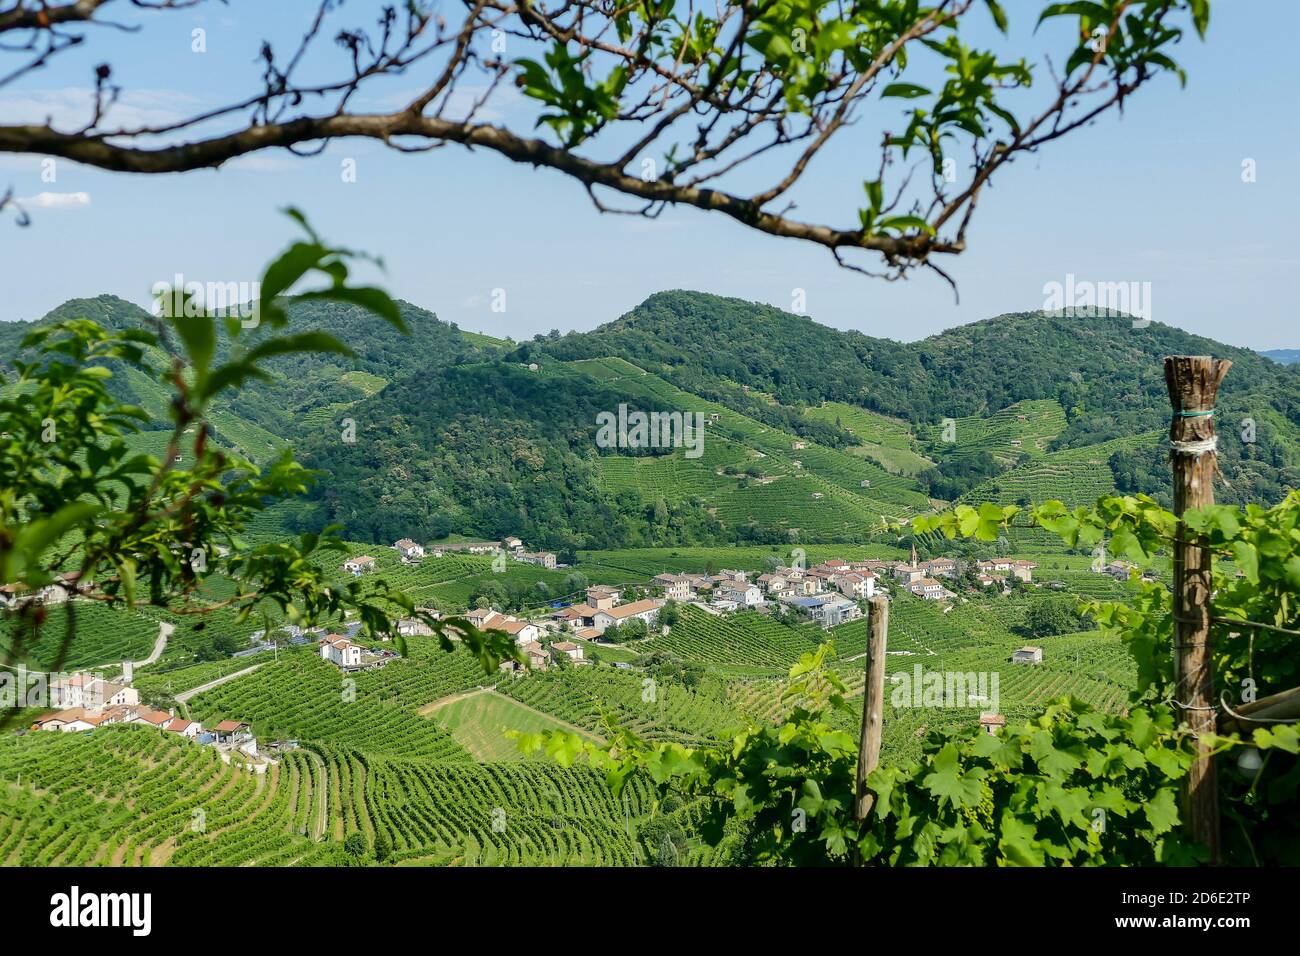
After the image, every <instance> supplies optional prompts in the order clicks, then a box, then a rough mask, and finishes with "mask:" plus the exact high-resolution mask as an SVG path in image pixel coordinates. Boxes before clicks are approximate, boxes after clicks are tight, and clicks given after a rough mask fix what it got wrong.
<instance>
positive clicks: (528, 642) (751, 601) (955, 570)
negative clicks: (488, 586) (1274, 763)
mask: <svg viewBox="0 0 1300 956" xmlns="http://www.w3.org/2000/svg"><path fill="white" fill-rule="evenodd" d="M393 548H394V550H395V551H396V552H397V554H398V558H399V560H400V561H401V562H402V563H404V564H417V563H419V562H421V561H423V560H424V559H425V558H435V559H436V558H439V557H441V556H443V555H445V554H452V553H467V554H476V555H489V554H490V555H497V556H499V555H503V554H508V555H509V557H511V558H513V559H514V560H516V561H519V562H522V563H527V564H536V565H538V566H540V567H544V568H548V569H553V568H555V567H556V566H557V562H556V555H555V554H554V553H552V552H545V551H527V550H525V549H524V544H523V542H522V541H521V540H520V539H519V538H515V537H507V538H505V539H503V540H502V541H467V542H457V543H452V544H442V545H437V546H432V547H428V548H426V547H425V546H423V545H420V544H418V543H417V542H415V541H413V540H412V539H410V538H403V539H400V540H398V541H396V542H394V544H393ZM1037 568H1038V565H1037V564H1036V563H1035V562H1033V561H1029V560H1024V559H1019V558H1009V557H999V558H991V559H982V560H976V561H972V562H964V561H958V560H955V559H953V558H948V557H937V558H931V559H928V560H924V561H922V560H919V559H918V557H917V554H916V549H915V547H913V548H912V553H911V556H910V558H909V559H908V560H857V561H848V560H843V559H840V558H830V559H827V560H824V561H822V562H820V563H818V564H815V565H812V566H810V567H806V568H805V567H799V566H780V565H778V566H775V567H772V568H771V570H768V571H766V572H763V573H760V574H757V575H752V574H751V573H750V572H747V571H743V570H734V569H725V568H724V569H722V570H720V571H718V572H717V573H679V572H663V573H660V574H656V575H654V576H653V578H652V579H651V580H650V581H649V582H648V584H644V585H642V584H628V585H619V586H612V585H606V584H597V585H593V586H591V587H588V588H586V589H585V591H584V592H583V593H582V594H581V597H580V599H579V600H575V601H569V602H566V601H555V602H552V603H551V605H550V607H549V609H544V610H543V611H538V612H535V613H533V614H530V615H526V616H522V617H521V616H517V615H515V614H511V613H507V612H504V611H501V610H497V609H495V608H491V607H479V608H475V609H473V610H470V611H468V612H467V613H465V614H464V615H463V616H464V618H465V619H466V620H468V621H469V622H470V623H471V624H473V625H474V626H475V627H477V628H479V629H480V630H498V631H504V632H505V633H507V634H509V635H511V636H512V637H513V638H514V640H515V643H516V645H517V647H518V648H519V650H520V652H521V657H522V658H523V659H524V660H525V661H527V667H526V668H525V667H523V666H521V664H520V662H518V661H515V660H508V661H503V662H502V663H501V665H500V670H501V671H502V672H503V673H514V674H516V675H518V676H522V675H523V674H524V673H526V672H527V671H529V670H546V669H547V668H550V667H553V666H557V665H563V666H580V667H581V666H590V665H591V664H592V661H591V660H590V659H588V657H587V654H586V652H585V650H584V648H588V647H590V648H593V649H594V648H599V647H602V646H604V647H609V646H614V645H615V644H616V643H620V642H625V641H628V640H636V639H643V638H652V637H653V635H654V633H655V631H656V629H662V628H663V627H665V626H667V625H665V624H663V623H661V621H660V616H661V613H662V612H663V610H664V608H665V607H667V606H668V605H669V604H674V605H689V606H692V607H695V608H699V609H700V610H701V611H703V612H705V613H708V614H713V615H729V614H733V613H737V612H743V611H752V612H757V613H762V614H784V615H790V614H793V615H797V616H798V617H799V618H801V619H804V620H806V621H808V622H811V623H813V624H816V625H817V626H819V627H821V628H832V627H836V626H838V625H841V624H845V623H848V622H851V621H855V620H858V619H860V618H861V617H863V615H864V608H865V605H866V602H867V601H869V600H870V599H872V598H874V597H876V596H877V595H884V596H886V597H888V596H889V595H890V594H891V592H892V591H894V590H903V591H906V592H908V593H909V594H911V595H913V596H915V597H916V598H919V599H922V600H926V601H952V600H954V599H957V598H958V591H959V590H961V589H963V588H966V589H971V588H975V589H998V590H1000V589H1003V588H1006V587H1007V586H1008V584H1009V582H1011V581H1015V582H1019V583H1020V584H1024V585H1030V584H1033V572H1034V571H1035V570H1036V569H1037ZM1131 569H1132V566H1131V565H1128V564H1125V563H1123V562H1114V563H1112V564H1110V565H1107V566H1105V567H1104V568H1103V569H1101V570H1102V573H1106V574H1108V575H1113V576H1115V577H1117V578H1119V577H1124V578H1127V575H1128V573H1129V571H1130V570H1131ZM375 570H376V561H375V558H374V557H372V556H368V555H359V556H356V557H350V558H348V559H347V560H346V561H344V562H343V563H342V571H343V572H344V573H346V574H349V575H353V576H357V577H360V576H363V575H367V574H371V573H373V572H374V571H375ZM751 577H752V580H751ZM0 593H3V594H4V596H5V598H6V599H8V600H12V599H13V598H14V597H16V596H17V595H18V592H17V591H16V590H15V589H13V588H7V589H0ZM75 596H76V587H75V582H74V581H71V580H69V581H66V582H60V584H56V585H51V586H50V587H48V588H47V589H45V591H44V592H43V593H41V594H40V595H34V596H33V597H35V598H36V599H37V600H40V601H42V603H61V602H63V601H66V600H69V599H70V598H73V597H75ZM575 597H576V596H575ZM418 610H419V611H420V612H421V614H423V615H427V616H429V617H432V618H434V619H437V618H439V617H441V616H442V612H440V611H438V610H436V609H434V608H429V607H424V608H419V609H418ZM359 630H360V624H359V622H356V621H345V622H343V624H342V625H340V626H339V627H338V631H340V633H336V632H334V631H332V630H328V629H326V628H323V627H315V628H300V627H297V626H293V625H286V626H285V627H283V628H281V631H283V632H284V634H285V635H286V638H285V640H284V641H283V644H282V643H281V642H280V641H279V640H275V641H272V640H270V639H268V636H267V635H266V634H265V633H264V632H260V631H259V632H257V633H255V634H254V635H252V637H251V640H250V646H249V647H248V648H246V649H244V650H241V651H239V652H237V653H236V655H235V656H237V657H244V656H249V655H252V654H257V653H261V652H263V651H265V650H273V649H275V648H277V647H278V646H293V645H306V644H311V643H313V642H314V643H315V644H316V645H317V649H318V653H319V656H320V658H321V659H322V660H324V661H327V662H329V663H330V664H332V665H334V666H335V667H337V668H338V669H339V670H340V671H342V672H344V673H347V672H353V671H359V670H365V669H370V668H376V667H383V666H385V665H386V664H388V663H389V662H391V661H393V660H397V659H399V655H398V653H397V652H396V651H394V650H391V649H388V648H385V647H382V646H380V645H379V644H370V645H368V644H365V643H363V642H361V641H360V640H358V639H357V636H358V631H359ZM397 631H398V633H399V634H400V635H402V636H403V637H414V636H419V635H429V634H432V629H431V628H430V627H429V625H428V624H427V623H425V621H424V620H422V619H421V618H420V617H409V618H402V619H401V620H399V621H398V623H397ZM1013 662H1015V663H1029V664H1035V663H1041V662H1042V649H1041V648H1038V647H1025V648H1021V649H1020V650H1018V651H1016V652H1015V654H1014V655H1013ZM623 666H626V665H623ZM130 673H131V671H130V668H129V666H124V668H123V674H122V676H120V677H118V678H115V679H114V680H106V679H104V678H102V677H100V676H97V675H94V674H74V675H72V676H71V677H66V678H63V679H60V680H57V681H55V682H54V683H53V684H52V685H51V688H50V690H51V701H50V703H51V704H52V706H53V707H55V708H57V710H55V711H54V712H52V713H49V714H47V715H45V716H43V717H41V718H40V719H38V720H36V721H35V722H34V723H33V724H32V729H34V730H45V731H62V732H65V733H76V732H89V731H93V730H94V729H96V728H98V727H102V726H107V725H114V724H144V725H147V726H152V727H155V728H157V729H159V730H161V731H164V732H167V733H173V734H177V735H178V736H180V737H183V738H186V739H189V740H192V741H194V742H196V743H197V744H200V745H210V746H214V747H216V748H218V750H220V751H221V752H222V753H223V755H225V756H226V758H227V759H228V755H229V754H231V753H236V752H237V753H238V754H240V755H241V759H249V760H251V761H252V762H254V763H257V762H260V761H261V760H262V757H261V755H259V753H258V744H257V741H256V739H255V738H254V736H253V733H252V729H251V727H250V726H249V725H248V724H246V723H243V722H240V721H236V720H224V721H221V722H220V723H218V724H216V725H215V726H214V727H211V728H205V727H204V726H203V725H202V724H201V723H200V722H198V721H194V720H190V719H187V718H186V717H183V716H178V715H177V714H176V712H175V709H170V710H168V711H161V710H155V709H153V708H151V707H148V706H145V705H142V704H141V701H140V694H139V692H138V691H137V690H136V689H135V688H133V687H132V686H130V683H131V681H130ZM989 729H990V730H991V729H992V728H991V727H990V728H989ZM276 746H280V745H276ZM273 749H274V748H273Z"/></svg>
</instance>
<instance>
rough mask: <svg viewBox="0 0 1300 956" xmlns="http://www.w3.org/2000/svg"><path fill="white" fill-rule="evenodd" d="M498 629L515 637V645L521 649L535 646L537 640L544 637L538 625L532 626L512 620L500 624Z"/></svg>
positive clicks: (526, 622)
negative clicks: (530, 645)
mask: <svg viewBox="0 0 1300 956" xmlns="http://www.w3.org/2000/svg"><path fill="white" fill-rule="evenodd" d="M497 627H498V628H499V629H500V630H502V631H505V632H506V633H507V634H509V635H510V636H511V637H513V638H514V639H515V643H516V644H518V645H520V646H521V647H526V646H528V645H529V644H535V643H536V642H537V639H538V638H539V637H541V636H542V632H541V630H540V629H539V628H538V627H537V625H536V624H530V623H529V622H528V621H519V620H511V621H506V622H505V623H504V624H498V625H497Z"/></svg>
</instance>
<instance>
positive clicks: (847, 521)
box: [566, 358, 928, 538]
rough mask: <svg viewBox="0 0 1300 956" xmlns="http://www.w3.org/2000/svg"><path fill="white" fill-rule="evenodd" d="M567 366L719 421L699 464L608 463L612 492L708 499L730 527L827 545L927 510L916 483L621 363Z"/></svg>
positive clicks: (674, 457)
mask: <svg viewBox="0 0 1300 956" xmlns="http://www.w3.org/2000/svg"><path fill="white" fill-rule="evenodd" d="M566 364H568V365H569V366H570V367H571V368H572V369H574V370H576V371H581V372H583V373H585V374H588V375H592V376H594V377H597V378H600V379H602V380H605V381H618V382H619V384H620V386H621V387H623V388H624V389H626V390H628V391H630V392H632V393H634V394H635V393H640V394H642V395H644V396H646V397H647V398H648V399H652V400H654V401H655V402H657V403H659V404H660V405H662V406H663V407H668V408H680V409H683V410H687V411H692V412H702V413H705V414H706V415H717V416H718V421H716V422H714V423H711V424H709V425H708V426H707V430H706V437H705V441H704V448H705V453H704V455H703V456H702V457H701V458H699V459H688V458H686V457H685V452H684V450H677V451H674V452H673V453H672V454H671V455H668V456H660V457H657V458H653V459H637V458H633V457H629V456H622V457H620V456H603V457H602V458H601V460H600V468H601V471H602V475H603V476H604V481H605V483H606V487H607V488H608V489H609V490H611V491H618V490H626V489H632V490H636V491H637V492H638V493H640V494H642V495H643V498H644V499H645V500H648V501H653V500H654V499H655V497H659V496H663V497H665V499H667V500H674V499H678V498H683V497H690V496H692V495H707V497H708V499H709V502H710V504H711V505H713V506H714V508H715V513H716V514H717V516H718V518H719V520H721V521H723V522H725V523H727V524H729V525H744V524H750V523H757V524H760V525H762V526H764V527H776V528H797V529H799V530H801V531H806V532H808V533H811V534H815V535H819V536H824V537H831V536H837V535H838V536H840V537H848V538H852V537H862V536H865V535H868V534H870V533H871V532H872V531H873V530H875V529H877V528H878V527H879V523H880V521H879V519H880V516H881V515H890V516H894V517H905V516H910V515H912V514H916V513H917V512H918V511H921V510H924V509H926V508H927V507H928V501H927V500H926V498H925V496H924V495H923V494H921V493H920V491H919V490H918V487H917V485H916V483H915V482H914V481H912V480H911V479H908V478H906V477H903V476H900V475H894V474H890V473H889V472H888V471H886V470H884V469H883V468H881V467H879V466H878V465H876V464H874V463H873V462H869V461H866V460H864V459H863V458H861V457H855V456H853V455H849V454H845V453H843V452H841V451H836V450H834V449H831V448H825V447H823V446H820V445H817V444H816V443H814V442H809V441H806V440H802V439H799V438H798V437H797V436H794V435H791V434H789V433H787V432H782V431H779V430H777V429H775V428H772V427H770V426H767V425H764V424H763V423H761V422H758V421H756V420H754V419H752V418H748V417H746V416H744V415H741V414H739V413H737V412H735V411H732V410H731V409H729V408H727V407H726V406H723V405H719V404H716V403H714V402H709V401H706V400H704V399H702V398H700V397H699V396H696V395H693V394H691V393H689V392H685V391H683V390H681V389H679V388H677V387H676V386H674V385H671V384H669V383H668V382H667V381H665V380H664V379H662V378H660V377H659V376H657V375H652V374H650V373H648V372H645V371H643V370H642V369H639V368H637V367H636V366H634V365H632V364H630V363H628V362H625V361H623V360H622V359H615V358H601V359H588V360H583V361H578V362H571V363H566ZM712 446H717V447H716V448H715V447H712ZM726 465H735V466H737V467H741V466H745V467H748V466H750V465H755V466H757V467H758V468H759V469H761V471H762V472H763V475H764V478H762V479H751V480H749V481H748V482H741V481H739V480H737V479H734V478H724V477H723V476H722V475H721V474H720V471H721V468H722V467H725V466H726ZM742 470H743V468H742ZM692 472H698V473H697V474H692ZM814 496H816V497H814Z"/></svg>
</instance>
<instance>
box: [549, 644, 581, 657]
mask: <svg viewBox="0 0 1300 956" xmlns="http://www.w3.org/2000/svg"><path fill="white" fill-rule="evenodd" d="M551 650H552V651H553V652H555V653H556V654H563V655H564V656H565V657H567V658H569V660H572V661H580V660H582V645H581V644H575V643H573V642H572V641H556V642H555V643H554V644H552V645H551Z"/></svg>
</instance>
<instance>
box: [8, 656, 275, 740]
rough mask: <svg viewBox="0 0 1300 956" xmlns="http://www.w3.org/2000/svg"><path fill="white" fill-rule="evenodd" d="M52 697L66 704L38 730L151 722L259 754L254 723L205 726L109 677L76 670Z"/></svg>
mask: <svg viewBox="0 0 1300 956" xmlns="http://www.w3.org/2000/svg"><path fill="white" fill-rule="evenodd" d="M50 703H51V704H52V705H53V706H55V707H58V708H60V709H59V710H58V711H56V712H54V713H51V714H46V715H45V716H44V717H41V718H40V719H39V720H37V721H35V723H33V724H32V729H34V730H54V731H61V732H63V733H85V732H86V731H91V730H94V729H95V728H97V727H104V726H111V725H113V724H145V725H147V726H149V727H156V728H157V729H159V730H163V731H167V732H168V733H173V734H177V735H178V736H181V737H185V738H188V739H190V740H193V741H195V742H197V743H201V744H213V745H216V746H218V747H221V748H222V749H227V750H240V751H243V752H244V753H246V754H248V755H249V756H254V757H255V756H257V741H256V740H255V739H254V738H253V733H252V728H250V727H249V725H248V724H246V723H243V722H242V721H237V720H223V721H221V722H220V723H218V724H217V725H216V726H215V727H213V728H212V729H211V730H205V729H204V727H203V724H202V723H200V722H199V721H197V720H186V719H185V718H184V717H177V716H176V711H175V710H171V711H162V710H154V709H153V708H151V707H146V706H144V705H142V704H141V703H140V692H139V691H138V690H136V689H135V688H134V687H130V686H127V685H125V684H118V683H114V682H112V681H106V680H104V679H103V678H102V677H99V676H97V675H94V674H73V675H72V676H71V677H65V678H62V679H60V680H57V681H54V682H53V683H52V684H51V685H50Z"/></svg>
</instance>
